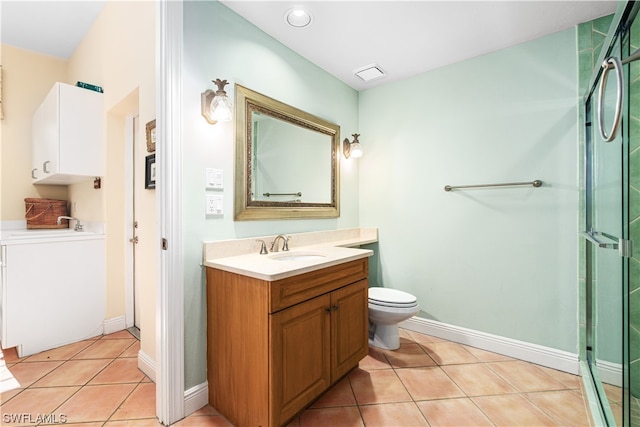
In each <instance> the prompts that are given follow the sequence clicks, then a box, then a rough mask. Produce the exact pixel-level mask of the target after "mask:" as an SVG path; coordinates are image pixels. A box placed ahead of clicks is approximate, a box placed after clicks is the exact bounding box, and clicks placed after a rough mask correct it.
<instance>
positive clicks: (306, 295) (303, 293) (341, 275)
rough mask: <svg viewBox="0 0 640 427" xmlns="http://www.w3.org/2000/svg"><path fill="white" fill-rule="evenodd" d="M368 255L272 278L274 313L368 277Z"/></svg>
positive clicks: (271, 304)
mask: <svg viewBox="0 0 640 427" xmlns="http://www.w3.org/2000/svg"><path fill="white" fill-rule="evenodd" d="M368 266H369V261H368V259H367V258H363V259H359V260H355V261H351V262H347V263H344V264H338V265H334V266H332V267H327V268H323V269H320V270H317V271H310V272H308V273H304V274H300V275H297V276H293V277H288V278H286V279H282V280H276V281H274V282H271V289H270V291H271V303H270V306H271V310H270V313H274V312H276V311H279V310H282V309H283V308H287V307H290V306H292V305H294V304H298V303H300V302H303V301H306V300H308V299H311V298H314V297H316V296H318V295H322V294H325V293H327V292H331V291H333V290H335V289H338V288H341V287H343V286H346V285H348V284H350V283H354V282H357V281H359V280H362V279H365V278H367V275H368V272H369V271H368V270H369V267H368Z"/></svg>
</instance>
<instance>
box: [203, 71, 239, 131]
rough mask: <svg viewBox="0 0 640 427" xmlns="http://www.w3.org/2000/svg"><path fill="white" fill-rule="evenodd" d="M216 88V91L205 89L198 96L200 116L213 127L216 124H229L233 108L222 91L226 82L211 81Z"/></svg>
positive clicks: (225, 93)
mask: <svg viewBox="0 0 640 427" xmlns="http://www.w3.org/2000/svg"><path fill="white" fill-rule="evenodd" d="M211 81H212V82H213V83H215V84H216V86H218V90H217V91H215V92H214V91H212V90H211V89H207V90H206V91H204V92H203V93H202V94H201V95H200V102H201V106H200V107H201V109H202V115H203V116H204V118H205V119H207V122H209V123H211V124H212V125H215V124H216V123H217V122H229V121H231V118H232V117H233V106H232V105H231V101H230V100H229V97H228V96H227V92H226V91H225V90H224V87H225V85H227V84H228V83H227V81H226V80H220V79H215V80H211Z"/></svg>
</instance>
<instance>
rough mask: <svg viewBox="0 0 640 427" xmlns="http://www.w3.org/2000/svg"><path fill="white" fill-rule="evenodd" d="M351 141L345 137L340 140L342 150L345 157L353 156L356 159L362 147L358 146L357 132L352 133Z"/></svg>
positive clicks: (360, 153)
mask: <svg viewBox="0 0 640 427" xmlns="http://www.w3.org/2000/svg"><path fill="white" fill-rule="evenodd" d="M352 136H353V142H349V138H345V139H344V141H342V152H343V153H344V157H345V158H347V159H348V158H349V157H353V158H354V159H357V158H359V157H362V147H360V141H358V137H359V136H360V134H359V133H354V134H352Z"/></svg>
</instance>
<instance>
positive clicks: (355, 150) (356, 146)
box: [349, 142, 362, 159]
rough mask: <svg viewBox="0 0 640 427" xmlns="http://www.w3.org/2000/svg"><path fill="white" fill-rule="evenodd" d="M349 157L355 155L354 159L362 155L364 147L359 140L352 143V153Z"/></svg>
mask: <svg viewBox="0 0 640 427" xmlns="http://www.w3.org/2000/svg"><path fill="white" fill-rule="evenodd" d="M349 157H353V158H354V159H358V158H360V157H362V147H360V143H359V142H354V143H352V144H351V153H350V155H349Z"/></svg>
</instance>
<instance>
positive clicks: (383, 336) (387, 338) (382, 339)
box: [369, 324, 400, 350]
mask: <svg viewBox="0 0 640 427" xmlns="http://www.w3.org/2000/svg"><path fill="white" fill-rule="evenodd" d="M369 345H371V346H373V347H378V348H382V349H385V350H397V349H399V348H400V335H399V334H398V325H397V324H394V325H376V324H371V325H370V330H369Z"/></svg>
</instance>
